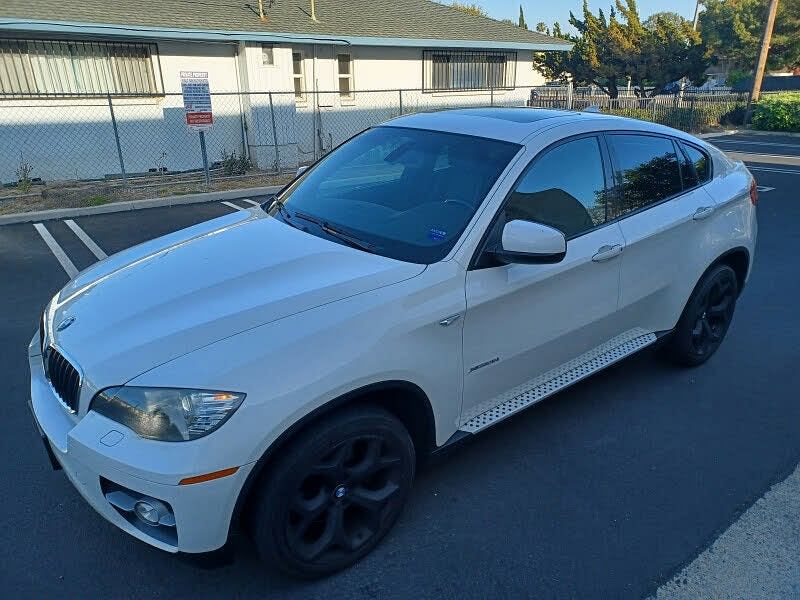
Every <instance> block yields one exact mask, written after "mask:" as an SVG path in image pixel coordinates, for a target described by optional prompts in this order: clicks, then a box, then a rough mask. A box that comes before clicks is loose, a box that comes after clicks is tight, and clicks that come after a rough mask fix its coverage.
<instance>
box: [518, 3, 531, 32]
mask: <svg viewBox="0 0 800 600" xmlns="http://www.w3.org/2000/svg"><path fill="white" fill-rule="evenodd" d="M517 25H518V26H519V27H522V28H523V29H527V28H528V24H527V23H526V22H525V15H524V14H523V13H522V4H520V5H519V21H517Z"/></svg>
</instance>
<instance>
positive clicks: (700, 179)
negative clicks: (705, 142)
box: [681, 142, 711, 187]
mask: <svg viewBox="0 0 800 600" xmlns="http://www.w3.org/2000/svg"><path fill="white" fill-rule="evenodd" d="M681 147H682V148H683V152H684V153H685V155H686V160H685V163H684V164H685V168H684V173H685V176H684V181H685V182H691V183H693V184H694V185H698V184H699V185H703V184H704V183H706V182H707V181H709V180H710V179H711V159H710V158H709V156H708V154H706V153H705V152H703V151H702V150H700V149H699V148H696V147H695V146H691V145H689V144H685V143H683V142H681ZM687 187H690V186H687Z"/></svg>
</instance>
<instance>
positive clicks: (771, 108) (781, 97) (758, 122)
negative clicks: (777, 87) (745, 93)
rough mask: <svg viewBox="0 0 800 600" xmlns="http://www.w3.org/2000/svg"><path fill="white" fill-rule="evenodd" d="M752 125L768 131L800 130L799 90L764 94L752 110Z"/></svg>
mask: <svg viewBox="0 0 800 600" xmlns="http://www.w3.org/2000/svg"><path fill="white" fill-rule="evenodd" d="M752 123H753V127H755V128H756V129H766V130H769V131H800V92H780V93H777V94H765V95H764V96H762V97H761V100H759V101H758V104H756V106H755V109H754V110H753V118H752Z"/></svg>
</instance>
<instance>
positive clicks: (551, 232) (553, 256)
mask: <svg viewBox="0 0 800 600" xmlns="http://www.w3.org/2000/svg"><path fill="white" fill-rule="evenodd" d="M491 254H492V255H493V256H494V258H495V259H497V260H498V261H500V262H501V263H504V264H512V263H521V264H550V263H557V262H561V261H562V260H563V259H564V256H566V254H567V239H566V238H565V237H564V234H563V233H562V232H560V231H559V230H558V229H554V228H553V227H548V226H547V225H542V224H541V223H533V222H531V221H521V220H515V221H509V222H508V223H506V224H505V226H504V227H503V235H502V238H501V242H500V244H499V245H498V246H497V247H495V249H494V250H492V251H491Z"/></svg>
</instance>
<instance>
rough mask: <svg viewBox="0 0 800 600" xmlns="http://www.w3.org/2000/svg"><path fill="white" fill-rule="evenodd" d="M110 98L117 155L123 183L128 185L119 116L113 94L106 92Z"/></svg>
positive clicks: (109, 109)
mask: <svg viewBox="0 0 800 600" xmlns="http://www.w3.org/2000/svg"><path fill="white" fill-rule="evenodd" d="M106 97H107V98H108V112H110V113H111V126H112V127H113V128H114V141H115V142H116V143H117V156H118V157H119V168H120V170H121V171H122V183H123V184H125V185H128V174H127V173H126V172H125V161H124V160H123V158H122V146H121V145H120V143H119V129H117V117H116V116H115V115H114V104H113V103H112V102H111V94H106Z"/></svg>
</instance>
